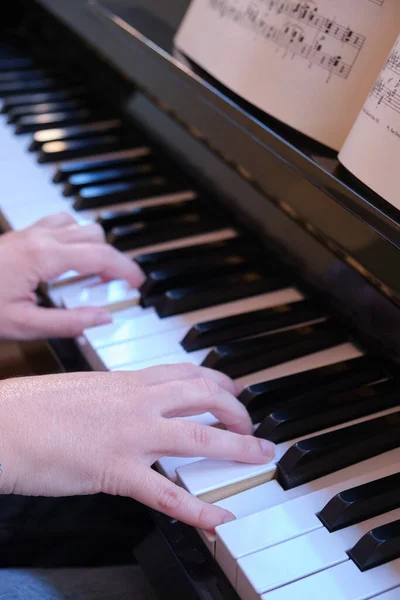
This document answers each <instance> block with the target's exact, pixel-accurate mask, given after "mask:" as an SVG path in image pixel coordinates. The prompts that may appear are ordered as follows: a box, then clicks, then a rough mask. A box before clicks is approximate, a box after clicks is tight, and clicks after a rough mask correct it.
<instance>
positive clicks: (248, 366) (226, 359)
mask: <svg viewBox="0 0 400 600" xmlns="http://www.w3.org/2000/svg"><path fill="white" fill-rule="evenodd" d="M347 337H348V336H347V333H346V332H345V331H344V330H343V329H341V328H339V327H338V326H336V324H334V323H332V322H331V321H330V320H327V321H323V322H321V323H316V324H314V325H305V326H302V327H298V328H296V329H291V330H289V331H283V332H278V333H272V334H268V335H262V336H259V337H255V338H251V339H249V340H240V341H236V342H232V343H230V344H225V345H221V346H217V347H216V348H215V349H214V350H212V351H211V352H210V353H209V354H208V355H207V357H206V358H205V360H204V361H203V366H205V367H209V368H211V369H217V370H218V371H222V372H223V373H225V374H226V375H229V376H230V377H241V376H243V375H247V374H249V373H251V372H252V371H253V372H254V371H259V370H260V369H266V368H268V367H272V366H274V365H277V364H279V363H285V362H288V361H289V360H293V359H295V358H298V357H300V356H304V355H306V354H311V353H313V352H317V351H318V350H324V349H325V348H329V347H330V346H336V345H338V344H341V343H343V342H345V341H346V339H347Z"/></svg>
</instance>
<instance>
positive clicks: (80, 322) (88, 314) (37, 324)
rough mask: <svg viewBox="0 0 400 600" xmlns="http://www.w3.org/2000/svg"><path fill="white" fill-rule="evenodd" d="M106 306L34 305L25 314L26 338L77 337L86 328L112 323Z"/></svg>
mask: <svg viewBox="0 0 400 600" xmlns="http://www.w3.org/2000/svg"><path fill="white" fill-rule="evenodd" d="M111 321H112V317H111V314H110V313H109V312H108V311H107V310H105V309H104V308H97V307H82V308H74V309H71V310H67V309H61V308H43V307H39V306H32V308H31V309H30V310H29V311H28V314H26V313H25V315H24V327H25V335H24V338H25V339H38V338H49V337H54V338H57V337H62V338H67V337H76V336H78V335H81V334H82V332H83V331H84V329H88V328H89V327H95V326H96V325H106V324H107V323H111Z"/></svg>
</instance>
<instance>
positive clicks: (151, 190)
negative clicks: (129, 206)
mask: <svg viewBox="0 0 400 600" xmlns="http://www.w3.org/2000/svg"><path fill="white" fill-rule="evenodd" d="M181 191H184V188H183V187H182V184H181V183H180V182H179V181H174V180H169V179H167V178H166V177H161V176H155V177H140V178H139V177H138V178H137V179H136V180H135V181H130V182H120V183H109V184H104V185H98V186H91V187H85V188H82V189H81V190H80V191H79V193H78V194H77V196H76V197H75V202H74V209H75V210H86V209H88V208H101V207H102V206H108V205H109V204H118V203H119V202H126V201H131V202H133V201H134V200H141V199H143V198H151V197H154V196H164V195H166V194H173V193H176V192H181Z"/></svg>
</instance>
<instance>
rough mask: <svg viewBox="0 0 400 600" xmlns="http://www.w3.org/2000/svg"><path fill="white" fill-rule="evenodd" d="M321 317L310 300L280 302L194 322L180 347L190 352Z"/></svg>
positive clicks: (322, 314) (321, 312)
mask: <svg viewBox="0 0 400 600" xmlns="http://www.w3.org/2000/svg"><path fill="white" fill-rule="evenodd" d="M321 316H324V311H323V310H322V309H320V308H317V307H316V306H315V305H314V303H312V302H311V301H310V300H303V301H302V302H295V303H290V304H281V305H279V306H276V307H273V308H264V309H260V310H257V311H251V312H247V313H244V314H239V315H235V316H231V317H225V318H222V319H215V320H213V321H203V322H201V323H197V324H196V325H195V326H194V327H192V328H191V330H190V331H189V332H188V333H187V334H186V335H185V337H184V338H183V340H182V342H181V343H182V347H183V348H184V349H185V350H187V351H188V352H190V351H193V350H200V349H202V348H207V347H209V346H216V345H217V344H223V343H224V342H230V341H231V340H233V339H239V338H241V337H250V336H251V335H255V334H257V333H262V332H266V331H276V330H278V329H284V328H286V327H290V326H292V325H295V324H297V323H305V322H307V321H313V320H315V319H316V318H318V317H321Z"/></svg>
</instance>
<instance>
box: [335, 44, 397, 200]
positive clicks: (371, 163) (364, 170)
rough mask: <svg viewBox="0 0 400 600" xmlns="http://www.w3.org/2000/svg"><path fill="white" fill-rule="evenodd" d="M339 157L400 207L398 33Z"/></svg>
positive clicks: (372, 186) (368, 183)
mask: <svg viewBox="0 0 400 600" xmlns="http://www.w3.org/2000/svg"><path fill="white" fill-rule="evenodd" d="M339 160H340V161H341V162H342V163H343V164H344V166H345V167H347V168H348V169H349V170H350V171H351V172H352V173H354V175H356V177H358V178H359V179H361V180H362V181H363V182H364V183H366V184H367V185H368V186H369V187H371V188H372V189H373V190H374V191H375V192H377V193H378V194H380V195H381V196H382V197H383V198H385V200H387V201H388V202H390V203H391V204H393V205H394V206H396V207H397V208H400V194H399V185H398V181H399V172H400V36H399V37H398V38H397V41H396V43H395V45H394V46H393V48H392V50H391V52H390V54H389V56H388V58H387V60H386V62H385V65H384V67H383V69H382V71H381V73H380V74H379V76H378V78H377V80H376V81H375V83H374V85H373V87H372V89H371V91H370V94H369V96H368V99H367V100H366V102H365V104H364V106H363V108H362V110H361V112H360V114H359V116H358V118H357V121H356V122H355V124H354V127H353V128H352V130H351V132H350V134H349V136H348V139H347V140H346V142H345V144H344V146H343V148H342V151H341V152H340V154H339Z"/></svg>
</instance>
